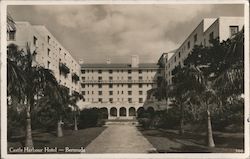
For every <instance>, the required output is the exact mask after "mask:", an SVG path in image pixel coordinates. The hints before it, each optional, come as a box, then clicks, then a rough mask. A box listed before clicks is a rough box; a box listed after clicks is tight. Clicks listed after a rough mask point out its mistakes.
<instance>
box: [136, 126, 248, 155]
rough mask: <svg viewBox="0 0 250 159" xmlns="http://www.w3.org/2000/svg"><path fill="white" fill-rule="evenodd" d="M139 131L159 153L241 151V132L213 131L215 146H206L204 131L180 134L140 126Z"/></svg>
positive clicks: (175, 131) (242, 136)
mask: <svg viewBox="0 0 250 159" xmlns="http://www.w3.org/2000/svg"><path fill="white" fill-rule="evenodd" d="M138 129H139V131H141V133H142V134H143V135H144V137H145V138H147V140H148V141H149V142H150V143H151V144H152V145H153V146H154V147H155V148H156V150H157V152H159V153H171V152H172V153H175V152H185V153H189V152H190V153H194V152H208V153H210V152H218V153H227V152H228V153H229V152H230V153H233V152H243V149H244V134H243V133H222V132H214V133H213V135H214V142H215V145H216V147H215V148H209V147H207V146H206V142H205V139H206V134H205V133H191V132H185V134H184V135H182V136H180V135H179V134H178V131H177V130H164V129H151V130H145V129H143V128H141V127H139V128H138Z"/></svg>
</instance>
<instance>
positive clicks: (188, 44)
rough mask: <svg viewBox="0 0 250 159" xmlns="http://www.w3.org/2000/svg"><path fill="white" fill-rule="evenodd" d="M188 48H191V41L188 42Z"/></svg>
mask: <svg viewBox="0 0 250 159" xmlns="http://www.w3.org/2000/svg"><path fill="white" fill-rule="evenodd" d="M188 49H190V41H189V42H188Z"/></svg>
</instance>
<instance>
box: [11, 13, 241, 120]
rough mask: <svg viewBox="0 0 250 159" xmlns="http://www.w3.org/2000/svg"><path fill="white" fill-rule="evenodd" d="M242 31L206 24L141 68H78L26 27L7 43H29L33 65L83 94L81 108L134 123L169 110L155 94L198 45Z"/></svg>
mask: <svg viewBox="0 0 250 159" xmlns="http://www.w3.org/2000/svg"><path fill="white" fill-rule="evenodd" d="M243 26H244V18H243V17H220V18H206V19H203V20H202V21H201V22H200V23H199V25H198V26H197V27H196V28H195V29H194V30H193V32H192V33H191V34H190V35H189V36H188V37H187V38H186V39H185V40H184V42H183V43H181V44H180V47H178V48H177V49H176V50H174V51H170V52H168V53H164V54H162V56H161V57H160V58H159V60H158V63H140V62H139V57H138V56H136V55H134V56H132V57H131V62H130V63H111V62H110V61H107V62H106V63H83V62H79V63H80V64H79V63H78V62H77V61H76V60H74V58H73V57H72V56H71V54H70V53H69V52H68V51H67V50H66V49H65V48H63V46H62V45H61V44H60V43H59V42H58V41H57V40H56V38H55V37H53V35H52V34H51V33H50V32H49V31H48V30H47V29H46V27H44V26H39V25H31V24H30V23H28V22H16V28H17V29H16V32H15V33H11V32H10V33H9V34H8V44H11V43H14V44H16V45H18V46H19V47H21V48H24V47H25V46H26V43H27V42H28V43H29V45H30V47H31V50H32V51H36V52H37V56H36V59H35V61H37V62H38V63H39V64H40V65H42V66H44V67H45V68H49V69H51V70H53V72H54V74H55V76H56V78H57V80H58V82H59V83H60V84H61V85H64V86H65V87H67V88H69V90H70V91H71V92H72V91H76V92H80V93H82V94H83V96H84V99H83V100H81V101H80V102H79V103H78V105H79V106H80V108H93V107H96V108H102V109H104V110H105V111H106V112H107V114H108V119H133V118H135V117H136V116H137V115H138V112H139V111H140V110H145V109H146V110H162V109H166V108H167V107H168V103H167V101H166V100H165V99H160V98H159V96H158V95H157V90H158V88H159V87H161V83H160V81H162V79H163V81H166V83H168V84H171V83H172V70H173V69H174V68H175V67H176V66H178V65H181V66H182V65H183V62H184V60H185V59H186V58H187V56H188V54H189V53H191V51H192V49H193V47H194V45H200V44H201V45H203V46H209V45H211V44H210V40H211V39H214V38H219V40H220V41H223V40H226V39H228V38H230V37H231V36H232V35H233V34H235V33H237V32H238V31H239V30H241V29H242V28H243Z"/></svg>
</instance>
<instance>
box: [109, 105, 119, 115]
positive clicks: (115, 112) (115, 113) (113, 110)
mask: <svg viewBox="0 0 250 159" xmlns="http://www.w3.org/2000/svg"><path fill="white" fill-rule="evenodd" d="M110 116H117V109H116V108H115V107H112V108H111V109H110Z"/></svg>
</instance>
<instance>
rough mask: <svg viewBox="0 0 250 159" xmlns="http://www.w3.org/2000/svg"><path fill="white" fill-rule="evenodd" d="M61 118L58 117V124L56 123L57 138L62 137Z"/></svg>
mask: <svg viewBox="0 0 250 159" xmlns="http://www.w3.org/2000/svg"><path fill="white" fill-rule="evenodd" d="M62 123H63V122H62V117H61V116H60V118H59V120H58V122H57V137H62V136H63V131H62Z"/></svg>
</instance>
